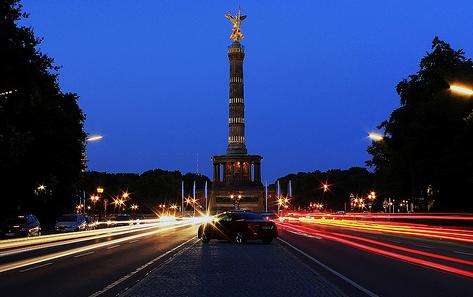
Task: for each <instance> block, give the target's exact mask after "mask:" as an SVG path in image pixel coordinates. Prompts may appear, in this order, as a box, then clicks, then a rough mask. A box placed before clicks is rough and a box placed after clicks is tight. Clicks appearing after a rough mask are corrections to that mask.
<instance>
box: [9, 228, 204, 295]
mask: <svg viewBox="0 0 473 297" xmlns="http://www.w3.org/2000/svg"><path fill="white" fill-rule="evenodd" d="M153 232H155V233H153ZM143 234H145V235H146V236H142V237H140V235H143ZM195 234H196V227H195V226H183V227H175V228H174V227H172V228H169V227H166V228H163V227H156V228H152V229H147V230H146V231H140V232H135V233H132V234H129V235H128V236H123V235H120V236H109V237H105V238H100V239H93V240H92V242H91V241H83V242H80V243H74V244H73V245H63V246H59V247H58V246H54V247H52V248H47V249H41V250H34V251H32V252H26V253H21V254H14V255H10V256H7V257H2V264H3V266H5V265H7V264H8V263H12V262H13V263H15V262H18V261H21V260H24V259H28V258H31V257H34V258H36V257H43V256H44V257H49V256H48V255H51V254H54V253H57V252H61V251H70V250H71V249H74V248H78V245H79V246H81V247H87V246H89V247H90V246H91V245H94V244H95V245H98V247H97V248H93V249H90V250H85V251H83V252H78V253H74V254H71V255H67V256H64V257H59V258H56V259H51V260H46V261H42V262H39V263H37V264H32V265H27V266H23V267H19V268H17V269H12V270H8V271H5V272H2V273H0V295H1V296H5V297H9V296H48V297H49V296H50V297H53V296H90V295H93V294H94V293H97V292H101V291H102V294H101V296H113V295H115V294H116V293H117V292H120V291H122V290H123V289H124V288H126V287H127V286H130V285H132V284H134V283H135V282H136V281H137V280H139V279H140V278H141V277H143V276H144V275H145V274H146V273H148V272H149V271H151V270H152V269H154V268H155V267H156V266H157V265H159V264H160V263H162V262H163V261H165V260H166V259H167V258H169V257H172V256H173V254H174V252H177V251H178V250H179V249H180V248H181V247H182V246H181V245H182V244H183V243H185V242H187V241H189V240H191V239H192V238H193V237H194V236H195ZM117 241H118V242H117ZM184 245H185V244H184ZM176 247H177V248H176ZM79 248H80V247H79ZM173 249H174V250H173ZM7 258H8V260H7ZM1 266H2V265H0V267H1ZM112 284H113V286H111V285H112Z"/></svg>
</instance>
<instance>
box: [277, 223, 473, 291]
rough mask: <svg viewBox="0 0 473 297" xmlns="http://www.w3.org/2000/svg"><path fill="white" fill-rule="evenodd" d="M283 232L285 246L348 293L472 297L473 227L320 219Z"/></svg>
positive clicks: (281, 225) (281, 226)
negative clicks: (354, 288) (351, 291)
mask: <svg viewBox="0 0 473 297" xmlns="http://www.w3.org/2000/svg"><path fill="white" fill-rule="evenodd" d="M278 228H279V229H280V239H281V242H282V243H284V244H286V246H287V247H288V248H289V249H291V250H293V251H294V252H296V253H298V254H299V255H300V257H301V258H305V259H306V261H307V262H308V263H311V264H312V265H313V267H314V269H316V270H317V271H319V272H320V273H321V274H322V275H324V276H326V277H327V278H328V279H330V280H331V281H332V282H333V283H335V284H337V285H338V286H339V287H340V288H345V289H344V292H345V293H347V294H348V295H350V294H351V293H350V290H353V287H359V288H358V291H364V290H366V291H367V292H365V293H367V294H368V295H369V294H375V295H379V296H473V244H472V240H473V231H472V230H471V229H467V228H453V227H433V226H426V225H418V224H412V223H409V224H407V223H390V222H366V221H365V222H361V221H349V220H320V219H315V220H314V219H309V220H305V219H302V220H292V221H285V222H282V223H279V224H278ZM350 287H351V289H350Z"/></svg>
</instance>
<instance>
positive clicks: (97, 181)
mask: <svg viewBox="0 0 473 297" xmlns="http://www.w3.org/2000/svg"><path fill="white" fill-rule="evenodd" d="M182 181H184V193H185V195H186V196H188V195H192V191H193V189H192V188H193V184H194V181H195V183H196V190H197V191H198V193H202V191H203V189H204V186H205V182H206V181H207V183H208V185H207V186H208V188H209V191H210V188H211V183H210V180H209V179H208V178H207V177H206V176H204V175H201V174H195V173H186V174H184V175H183V174H181V172H179V171H166V170H161V169H153V170H149V171H145V172H143V173H141V174H138V173H106V172H97V171H90V172H86V173H85V174H84V178H83V180H82V188H83V189H84V194H85V196H86V198H89V197H90V195H93V194H96V190H97V187H101V188H103V189H104V193H103V194H102V195H101V196H102V197H101V198H102V199H101V200H103V199H108V200H109V202H111V201H112V199H113V198H115V197H118V196H120V195H121V194H123V193H124V192H128V193H129V194H130V199H129V201H128V202H127V205H130V204H131V203H136V204H138V205H139V207H140V212H145V213H149V212H152V211H153V210H156V209H157V206H158V205H159V204H161V203H165V204H167V205H170V204H176V205H178V206H180V205H181V182H182ZM89 203H90V202H89ZM112 209H113V208H112Z"/></svg>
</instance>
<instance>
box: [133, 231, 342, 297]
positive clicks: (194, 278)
mask: <svg viewBox="0 0 473 297" xmlns="http://www.w3.org/2000/svg"><path fill="white" fill-rule="evenodd" d="M124 295H125V296H139V297H143V296H225V297H231V296H245V297H246V296H248V297H251V296H297V297H299V296H344V295H343V294H342V293H341V292H340V291H339V290H338V289H337V288H335V287H334V286H333V285H332V284H330V283H329V282H328V281H327V280H325V279H324V278H323V277H322V276H320V275H319V274H317V273H316V272H315V271H313V270H312V269H311V268H309V267H308V266H307V265H306V264H304V263H303V262H302V261H301V260H300V259H299V258H297V257H295V256H294V255H292V254H291V253H290V252H289V251H287V250H286V248H284V247H283V246H282V244H281V243H279V242H278V241H277V240H276V241H273V243H272V244H270V245H264V244H259V243H248V244H246V245H235V244H231V243H227V242H222V241H213V242H211V243H210V244H208V245H205V244H202V243H201V242H200V241H198V242H196V243H195V244H194V245H192V246H190V247H189V248H188V249H186V250H185V251H183V252H182V253H180V254H179V255H177V256H175V257H174V258H173V259H171V260H170V261H168V262H167V263H165V264H163V265H162V266H161V267H159V268H157V269H156V270H154V271H152V272H151V273H150V274H149V275H148V276H146V277H145V278H144V279H143V280H141V281H140V282H138V283H137V284H136V285H135V286H133V287H131V288H130V289H129V290H127V291H126V292H125V294H124Z"/></svg>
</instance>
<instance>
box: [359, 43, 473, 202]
mask: <svg viewBox="0 0 473 297" xmlns="http://www.w3.org/2000/svg"><path fill="white" fill-rule="evenodd" d="M453 84H460V85H463V86H466V87H467V88H469V89H472V88H473V62H472V60H471V59H468V58H466V57H465V55H464V53H463V51H462V50H454V49H452V48H451V47H450V45H449V44H448V43H446V42H444V41H441V40H439V39H438V38H435V39H434V40H433V43H432V50H431V51H430V52H428V53H427V54H426V55H425V56H424V57H423V58H422V60H421V61H420V67H419V70H418V72H417V73H415V74H412V75H410V76H409V77H408V78H407V79H404V80H402V81H401V82H400V83H399V84H398V85H397V87H396V90H397V93H398V94H399V97H400V101H401V105H400V107H399V108H397V109H395V110H394V111H393V112H392V113H391V115H390V117H389V118H388V119H387V120H386V121H384V122H382V123H381V125H380V126H379V128H380V129H382V130H384V140H382V141H379V142H374V143H373V144H372V145H371V146H370V147H369V149H368V152H369V153H370V154H371V155H372V159H371V160H370V161H368V165H369V166H372V167H373V168H374V169H375V173H376V178H377V184H378V185H379V190H380V191H381V193H382V195H383V196H391V197H396V198H397V199H409V200H411V201H412V202H414V203H415V205H416V206H418V207H420V208H421V209H430V210H441V211H472V210H473V199H472V197H473V96H472V95H471V94H470V95H465V94H459V93H456V92H454V91H452V90H451V89H450V86H451V85H453Z"/></svg>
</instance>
